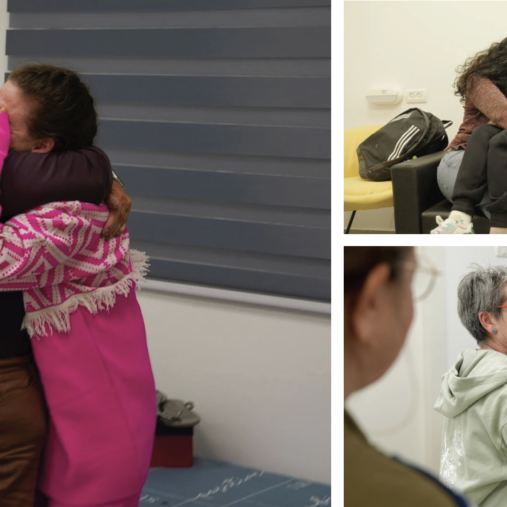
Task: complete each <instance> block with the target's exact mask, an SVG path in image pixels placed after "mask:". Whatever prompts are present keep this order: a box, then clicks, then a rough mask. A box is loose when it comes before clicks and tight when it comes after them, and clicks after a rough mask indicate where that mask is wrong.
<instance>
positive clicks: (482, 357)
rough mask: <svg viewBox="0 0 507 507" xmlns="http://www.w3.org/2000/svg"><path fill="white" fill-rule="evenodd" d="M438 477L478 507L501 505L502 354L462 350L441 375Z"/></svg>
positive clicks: (506, 400) (506, 478) (506, 407)
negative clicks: (447, 369)
mask: <svg viewBox="0 0 507 507" xmlns="http://www.w3.org/2000/svg"><path fill="white" fill-rule="evenodd" d="M434 408H435V410H436V411H437V412H440V413H441V414H442V415H444V416H445V418H446V419H445V424H444V434H443V441H442V456H441V460H440V478H441V479H442V481H443V482H444V483H445V484H447V485H448V486H450V487H452V488H455V489H457V490H459V491H462V492H463V493H465V495H466V496H467V497H468V498H469V499H470V500H472V501H473V502H474V503H476V504H477V505H479V506H480V507H507V355H505V354H501V353H500V352H495V351H493V350H465V351H463V352H462V353H461V354H460V356H459V357H458V360H457V361H456V364H455V365H454V366H453V367H452V368H451V369H450V370H449V371H448V372H447V373H446V374H445V375H444V376H443V377H442V386H441V388H440V396H439V398H438V400H437V401H436V403H435V406H434Z"/></svg>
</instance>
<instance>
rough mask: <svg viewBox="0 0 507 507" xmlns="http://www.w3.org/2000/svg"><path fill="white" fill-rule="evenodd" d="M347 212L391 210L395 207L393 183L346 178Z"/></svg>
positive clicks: (344, 191)
mask: <svg viewBox="0 0 507 507" xmlns="http://www.w3.org/2000/svg"><path fill="white" fill-rule="evenodd" d="M343 187H344V188H343V193H344V194H345V211H354V210H362V209H378V208H390V207H392V206H393V183H392V181H367V180H363V179H362V178H360V177H359V176H354V177H353V178H345V180H344V182H343Z"/></svg>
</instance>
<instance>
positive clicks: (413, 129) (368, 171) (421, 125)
mask: <svg viewBox="0 0 507 507" xmlns="http://www.w3.org/2000/svg"><path fill="white" fill-rule="evenodd" d="M451 125H452V121H447V120H443V121H442V120H440V119H438V118H437V117H436V116H433V115H432V114H431V113H426V112H424V111H421V110H420V109H417V108H414V109H408V110H407V111H404V112H403V113H401V114H399V115H398V116H396V117H395V118H393V119H392V120H391V121H390V122H389V123H387V124H386V125H384V126H383V127H382V128H381V129H380V130H378V131H377V132H375V133H374V134H372V135H371V136H370V137H368V139H366V140H365V141H363V142H362V143H361V144H360V145H359V147H358V148H357V156H358V158H359V176H361V178H363V179H365V180H372V181H387V180H390V179H391V166H393V165H395V164H398V163H400V162H403V161H404V160H408V159H410V158H413V157H422V156H423V155H428V154H430V153H437V152H439V151H441V150H443V149H444V148H446V147H447V145H448V144H449V139H448V137H447V133H446V132H445V129H446V128H447V127H450V126H451Z"/></svg>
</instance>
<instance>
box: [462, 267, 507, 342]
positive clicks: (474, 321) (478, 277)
mask: <svg viewBox="0 0 507 507" xmlns="http://www.w3.org/2000/svg"><path fill="white" fill-rule="evenodd" d="M474 267H475V271H472V272H471V273H468V274H467V275H465V276H464V277H463V279H462V280H461V282H460V284H459V286H458V315H459V318H460V320H461V322H462V324H463V325H464V326H465V327H466V328H467V330H468V332H469V333H470V334H471V335H472V336H473V337H474V338H475V339H476V340H477V343H481V342H483V341H485V340H487V339H488V338H489V334H488V332H487V331H486V330H485V329H484V328H483V327H482V324H481V321H480V320H479V313H480V312H489V313H491V314H492V315H493V316H494V317H496V318H498V317H499V316H500V314H501V311H502V309H501V308H495V306H500V305H501V304H502V303H503V302H504V300H505V292H504V288H503V285H504V283H505V282H507V267H506V266H493V267H488V268H483V267H481V266H479V265H477V264H476V265H474Z"/></svg>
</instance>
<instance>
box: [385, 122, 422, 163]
mask: <svg viewBox="0 0 507 507" xmlns="http://www.w3.org/2000/svg"><path fill="white" fill-rule="evenodd" d="M419 131H420V129H418V128H417V127H416V126H415V125H412V126H411V127H410V128H409V129H408V130H407V131H406V132H405V134H403V135H402V136H401V137H400V139H399V140H398V142H397V143H396V146H395V147H394V150H393V152H392V153H391V155H389V158H388V159H387V160H394V159H396V158H398V157H399V156H400V154H401V152H402V150H403V148H405V146H407V144H408V143H409V142H410V141H411V140H412V139H413V138H414V136H416V135H417V133H418V132H419Z"/></svg>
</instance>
